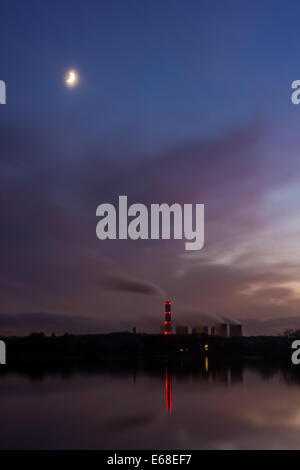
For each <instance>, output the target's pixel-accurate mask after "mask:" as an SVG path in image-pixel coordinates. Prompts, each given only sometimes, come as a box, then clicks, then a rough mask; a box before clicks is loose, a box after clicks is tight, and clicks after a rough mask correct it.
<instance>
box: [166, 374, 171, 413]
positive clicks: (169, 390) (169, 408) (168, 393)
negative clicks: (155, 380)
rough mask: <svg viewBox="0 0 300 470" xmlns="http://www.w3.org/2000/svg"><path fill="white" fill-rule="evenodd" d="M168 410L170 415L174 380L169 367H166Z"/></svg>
mask: <svg viewBox="0 0 300 470" xmlns="http://www.w3.org/2000/svg"><path fill="white" fill-rule="evenodd" d="M166 411H167V413H168V414H169V415H170V414H172V382H171V375H170V374H169V373H168V368H166Z"/></svg>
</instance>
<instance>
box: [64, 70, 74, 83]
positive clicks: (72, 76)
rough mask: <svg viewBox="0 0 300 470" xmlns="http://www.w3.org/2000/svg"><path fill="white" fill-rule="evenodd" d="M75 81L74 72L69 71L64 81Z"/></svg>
mask: <svg viewBox="0 0 300 470" xmlns="http://www.w3.org/2000/svg"><path fill="white" fill-rule="evenodd" d="M74 81H75V73H74V72H70V73H69V78H67V80H66V82H67V83H74Z"/></svg>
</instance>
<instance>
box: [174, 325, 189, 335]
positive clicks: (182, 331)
mask: <svg viewBox="0 0 300 470" xmlns="http://www.w3.org/2000/svg"><path fill="white" fill-rule="evenodd" d="M176 334H177V335H188V334H189V327H188V326H186V325H177V326H176Z"/></svg>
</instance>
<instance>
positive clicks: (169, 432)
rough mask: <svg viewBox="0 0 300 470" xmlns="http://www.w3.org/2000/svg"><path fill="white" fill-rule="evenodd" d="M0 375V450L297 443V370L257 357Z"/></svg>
mask: <svg viewBox="0 0 300 470" xmlns="http://www.w3.org/2000/svg"><path fill="white" fill-rule="evenodd" d="M3 370H4V369H3V368H1V371H0V416H1V426H0V448H1V449H299V448H300V373H299V372H298V369H297V368H295V367H294V368H292V367H287V368H284V367H280V366H278V365H274V364H273V365H266V364H263V363H262V362H261V361H252V362H251V361H248V362H247V363H245V362H244V363H243V364H241V363H238V364H236V363H235V364H218V363H216V362H215V364H213V365H212V364H210V359H209V358H203V359H202V360H201V361H200V360H199V361H197V362H196V364H195V363H193V364H192V365H191V364H190V363H188V364H186V363H184V362H181V363H180V364H178V363H176V364H175V365H174V364H170V363H168V362H156V363H155V364H153V363H150V364H149V363H148V364H144V363H139V364H135V365H134V366H132V365H130V366H128V364H125V365H124V364H122V363H120V362H119V361H114V363H112V364H111V363H106V364H105V365H104V366H101V367H99V366H96V367H92V368H90V367H88V368H87V367H79V368H78V367H72V368H67V369H66V370H65V369H63V370H55V369H50V370H48V371H46V372H41V371H39V372H38V373H37V372H36V371H30V372H28V371H26V370H25V371H24V370H22V371H20V370H19V371H17V370H15V371H14V370H11V371H9V370H8V369H6V371H5V373H4V372H3Z"/></svg>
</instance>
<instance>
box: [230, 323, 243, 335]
mask: <svg viewBox="0 0 300 470" xmlns="http://www.w3.org/2000/svg"><path fill="white" fill-rule="evenodd" d="M229 336H243V331H242V325H240V324H238V323H231V324H230V325H229Z"/></svg>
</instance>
